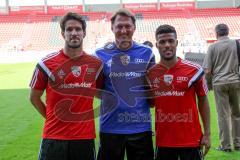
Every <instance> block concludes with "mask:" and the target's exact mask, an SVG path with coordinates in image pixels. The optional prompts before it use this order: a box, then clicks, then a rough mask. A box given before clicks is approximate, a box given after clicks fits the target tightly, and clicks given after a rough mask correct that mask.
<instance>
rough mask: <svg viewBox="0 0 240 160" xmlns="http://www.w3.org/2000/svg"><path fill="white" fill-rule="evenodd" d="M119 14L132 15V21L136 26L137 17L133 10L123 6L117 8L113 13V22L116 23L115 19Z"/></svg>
mask: <svg viewBox="0 0 240 160" xmlns="http://www.w3.org/2000/svg"><path fill="white" fill-rule="evenodd" d="M118 15H120V16H126V17H130V18H131V19H132V22H133V24H134V26H136V18H135V16H134V14H133V13H132V12H131V11H129V10H127V9H125V8H121V9H119V10H117V11H116V12H115V13H114V14H113V15H112V17H111V24H113V23H114V21H115V19H116V17H117V16H118Z"/></svg>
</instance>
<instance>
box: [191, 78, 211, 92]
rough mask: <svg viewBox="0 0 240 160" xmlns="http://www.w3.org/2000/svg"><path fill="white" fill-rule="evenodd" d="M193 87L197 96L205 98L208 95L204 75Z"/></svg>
mask: <svg viewBox="0 0 240 160" xmlns="http://www.w3.org/2000/svg"><path fill="white" fill-rule="evenodd" d="M194 87H195V90H196V94H197V95H198V96H206V95H207V94H208V87H207V83H206V79H205V76H204V75H203V76H202V77H201V78H200V79H199V80H197V81H196V83H195V84H194Z"/></svg>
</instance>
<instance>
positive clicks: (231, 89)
mask: <svg viewBox="0 0 240 160" xmlns="http://www.w3.org/2000/svg"><path fill="white" fill-rule="evenodd" d="M215 33H216V37H217V41H216V42H215V43H214V44H212V45H210V46H209V48H208V51H207V55H206V57H205V60H204V63H203V68H204V69H205V73H206V78H207V81H208V86H209V88H213V91H214V95H215V101H216V107H217V113H218V127H219V139H220V146H219V147H218V150H220V151H225V152H230V151H231V139H230V137H231V132H230V131H231V128H232V136H233V145H234V148H235V150H238V151H240V78H239V75H238V74H239V73H238V57H237V47H236V41H234V40H231V39H229V37H228V33H229V28H228V26H227V25H226V24H218V25H216V27H215Z"/></svg>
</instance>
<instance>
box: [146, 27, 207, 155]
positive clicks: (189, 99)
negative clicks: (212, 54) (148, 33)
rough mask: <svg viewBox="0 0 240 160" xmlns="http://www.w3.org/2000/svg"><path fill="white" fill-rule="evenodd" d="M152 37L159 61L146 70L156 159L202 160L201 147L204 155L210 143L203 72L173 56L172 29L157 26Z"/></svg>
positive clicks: (175, 45) (173, 32)
mask: <svg viewBox="0 0 240 160" xmlns="http://www.w3.org/2000/svg"><path fill="white" fill-rule="evenodd" d="M155 37H156V47H157V48H158V51H159V53H160V56H161V61H160V63H158V64H156V65H155V66H153V67H152V68H150V69H149V71H148V80H149V83H150V85H151V88H152V96H154V103H155V106H156V116H155V118H156V120H155V121H156V122H155V125H156V126H155V127H156V145H157V150H156V159H157V160H179V159H180V160H202V159H203V154H202V151H201V146H202V145H204V146H205V152H204V154H206V153H207V152H208V150H209V148H210V144H211V143H210V109H209V105H208V99H207V93H208V89H207V85H206V83H205V79H204V71H203V69H202V68H201V67H200V66H199V65H197V64H195V63H192V62H189V61H186V60H182V59H180V58H178V57H176V49H177V44H178V41H177V33H176V30H175V28H174V27H172V26H170V25H161V26H159V27H158V28H157V30H156V32H155ZM196 96H197V98H198V105H197V103H196ZM197 106H198V107H197ZM198 110H199V112H200V116H201V119H202V122H203V128H204V133H202V130H201V126H200V122H199V116H198Z"/></svg>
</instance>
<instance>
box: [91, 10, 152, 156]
mask: <svg viewBox="0 0 240 160" xmlns="http://www.w3.org/2000/svg"><path fill="white" fill-rule="evenodd" d="M135 21H136V20H135V17H134V15H133V14H132V13H131V12H130V11H129V10H126V9H120V10H118V11H117V12H115V13H114V14H113V16H112V18H111V29H112V32H113V34H114V36H115V42H112V43H108V44H107V45H105V46H104V47H103V48H100V49H97V50H96V52H95V54H96V56H97V57H99V58H100V59H101V60H102V61H103V63H104V67H103V73H102V77H103V87H102V89H103V90H104V91H108V92H111V93H112V94H114V95H115V98H112V97H111V96H109V95H108V94H105V92H102V94H101V95H100V98H101V100H102V101H101V117H100V148H99V152H98V159H99V160H124V155H125V151H126V153H127V159H128V160H152V159H153V144H152V132H151V115H150V104H149V102H148V100H147V94H146V92H145V89H146V78H145V74H146V69H147V68H149V67H150V66H151V65H153V64H154V62H155V60H154V55H153V53H152V50H151V48H150V47H148V46H146V45H143V44H139V43H136V42H134V41H133V38H132V37H133V34H134V32H135V29H136V22H135ZM111 104H113V106H112V107H110V106H111ZM109 108H111V109H109ZM106 110H107V112H106Z"/></svg>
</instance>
